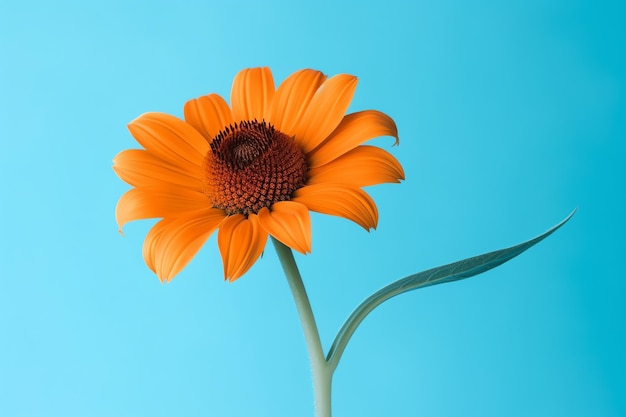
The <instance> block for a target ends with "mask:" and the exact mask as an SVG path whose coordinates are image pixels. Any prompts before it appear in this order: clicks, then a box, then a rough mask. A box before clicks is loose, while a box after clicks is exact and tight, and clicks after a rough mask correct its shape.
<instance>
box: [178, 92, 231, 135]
mask: <svg viewBox="0 0 626 417" xmlns="http://www.w3.org/2000/svg"><path fill="white" fill-rule="evenodd" d="M184 112H185V120H186V121H187V123H189V124H190V125H192V126H193V127H194V128H196V130H197V131H198V132H200V133H201V134H202V136H204V138H205V139H206V140H207V141H209V142H210V141H211V140H212V139H213V138H214V137H215V136H216V135H217V134H218V133H219V132H220V130H222V129H224V128H225V127H226V126H229V125H231V124H232V123H233V122H234V119H233V114H232V112H231V111H230V107H228V104H226V101H225V100H224V99H223V98H222V97H221V96H219V95H217V94H209V95H206V96H202V97H198V98H195V99H193V100H189V101H188V102H187V103H185V110H184Z"/></svg>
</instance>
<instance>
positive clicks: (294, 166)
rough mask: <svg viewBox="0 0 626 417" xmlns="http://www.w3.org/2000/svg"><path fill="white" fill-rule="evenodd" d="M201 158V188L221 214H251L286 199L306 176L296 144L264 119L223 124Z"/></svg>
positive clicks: (303, 162)
mask: <svg viewBox="0 0 626 417" xmlns="http://www.w3.org/2000/svg"><path fill="white" fill-rule="evenodd" d="M204 162H205V164H204V169H205V178H204V180H205V181H204V186H205V190H204V191H205V194H206V195H207V196H208V197H209V200H210V201H211V203H212V204H213V206H214V207H217V208H220V209H222V210H224V211H226V213H227V214H236V213H240V214H245V215H248V214H250V213H255V214H256V213H258V212H259V210H261V209H262V208H263V207H270V206H271V205H272V204H273V203H275V202H278V201H285V200H289V199H290V198H291V195H292V194H293V192H294V191H296V190H297V189H298V188H300V187H302V186H303V185H304V184H305V181H306V172H307V166H306V159H305V156H304V153H303V152H302V149H300V147H299V146H298V145H297V144H296V143H295V142H294V141H293V138H291V137H289V136H287V135H286V134H284V133H282V132H279V131H278V130H276V129H274V127H273V126H272V125H269V124H267V123H265V121H262V122H257V121H256V120H254V121H243V122H240V123H239V124H237V123H235V124H234V125H231V126H228V127H226V128H225V129H223V130H222V131H221V132H220V133H218V134H217V136H216V137H215V138H214V139H213V140H212V141H211V151H210V152H207V155H206V157H205V159H204Z"/></svg>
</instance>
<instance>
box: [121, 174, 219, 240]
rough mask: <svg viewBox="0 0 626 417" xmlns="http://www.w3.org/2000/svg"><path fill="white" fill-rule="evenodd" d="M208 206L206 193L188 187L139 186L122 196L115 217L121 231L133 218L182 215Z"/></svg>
mask: <svg viewBox="0 0 626 417" xmlns="http://www.w3.org/2000/svg"><path fill="white" fill-rule="evenodd" d="M207 206H209V201H208V199H207V197H206V196H205V195H204V194H202V193H199V192H196V191H192V190H189V189H186V188H179V187H174V186H169V187H168V186H163V187H137V188H133V189H131V190H129V191H127V192H126V193H125V194H124V195H122V197H120V200H119V201H118V202H117V207H116V208H115V218H116V220H117V224H118V227H119V229H120V233H121V231H122V227H123V226H124V225H125V224H126V223H128V222H130V221H133V220H139V219H151V218H157V217H168V216H173V215H180V214H181V213H184V212H187V211H191V210H197V209H201V208H206V207H207Z"/></svg>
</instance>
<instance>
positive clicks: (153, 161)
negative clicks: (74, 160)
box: [113, 149, 202, 191]
mask: <svg viewBox="0 0 626 417" xmlns="http://www.w3.org/2000/svg"><path fill="white" fill-rule="evenodd" d="M191 167H192V165H190V164H188V166H187V168H191ZM193 168H194V169H193V170H192V171H188V170H186V169H184V168H181V167H179V166H175V165H172V164H169V163H167V162H165V161H163V160H162V159H160V158H157V157H156V156H154V155H152V154H151V153H150V152H148V151H145V150H140V149H128V150H125V151H122V152H120V153H119V154H117V156H116V157H115V158H113V170H114V171H115V173H116V174H117V175H118V176H119V177H120V178H121V179H122V180H124V181H126V182H127V183H128V184H130V185H135V186H139V187H155V186H160V185H164V184H169V185H170V186H171V185H175V186H178V187H183V188H189V189H191V190H195V191H202V180H201V179H200V178H201V175H202V171H201V169H199V168H197V167H195V166H193Z"/></svg>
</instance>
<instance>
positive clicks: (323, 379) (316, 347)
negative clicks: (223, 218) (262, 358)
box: [272, 237, 332, 417]
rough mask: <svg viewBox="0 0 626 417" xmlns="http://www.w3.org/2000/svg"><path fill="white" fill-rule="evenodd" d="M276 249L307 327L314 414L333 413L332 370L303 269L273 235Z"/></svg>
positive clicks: (302, 320)
mask: <svg viewBox="0 0 626 417" xmlns="http://www.w3.org/2000/svg"><path fill="white" fill-rule="evenodd" d="M272 242H274V247H275V248H276V253H277V254H278V258H279V259H280V263H281V265H282V267H283V270H284V271H285V276H286V277H287V282H288V283H289V288H290V289H291V293H292V294H293V299H294V301H295V302H296V308H297V309H298V315H299V316H300V322H301V323H302V330H303V331H304V339H305V341H306V346H307V349H308V351H309V361H310V362H311V373H312V375H313V396H314V400H315V417H330V416H331V408H330V389H331V381H332V371H331V369H330V367H329V366H328V362H326V359H325V358H324V350H323V349H322V343H321V342H320V335H319V332H318V331H317V325H316V324H315V318H314V317H313V311H312V310H311V304H310V303H309V297H308V296H307V294H306V290H305V289H304V284H303V283H302V278H301V277H300V271H298V266H297V265H296V260H295V259H294V258H293V253H292V252H291V249H290V248H288V247H287V246H285V245H283V244H282V243H281V242H279V241H278V240H276V239H274V238H273V237H272Z"/></svg>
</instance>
